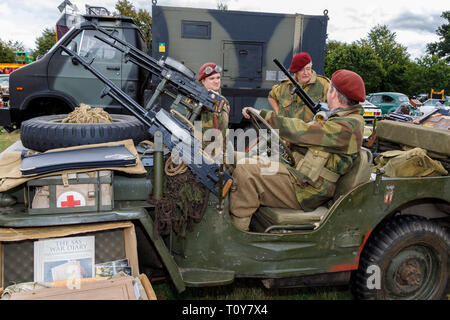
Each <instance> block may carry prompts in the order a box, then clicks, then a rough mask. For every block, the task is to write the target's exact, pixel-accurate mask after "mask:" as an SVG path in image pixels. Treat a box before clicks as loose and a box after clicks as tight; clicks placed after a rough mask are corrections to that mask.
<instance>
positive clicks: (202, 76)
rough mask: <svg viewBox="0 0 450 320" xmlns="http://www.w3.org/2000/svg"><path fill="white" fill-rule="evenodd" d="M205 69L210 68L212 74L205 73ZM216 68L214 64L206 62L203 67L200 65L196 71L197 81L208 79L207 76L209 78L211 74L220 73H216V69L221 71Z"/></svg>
mask: <svg viewBox="0 0 450 320" xmlns="http://www.w3.org/2000/svg"><path fill="white" fill-rule="evenodd" d="M207 67H210V70H212V72H209V73H208V72H205V69H206V68H207ZM217 67H218V66H217V65H216V64H215V63H214V62H207V63H205V64H204V65H202V66H201V67H200V70H198V81H202V80H203V79H205V78H206V77H209V76H211V75H213V74H215V73H218V72H220V71H217V70H216V69H219V70H221V68H220V67H218V68H217Z"/></svg>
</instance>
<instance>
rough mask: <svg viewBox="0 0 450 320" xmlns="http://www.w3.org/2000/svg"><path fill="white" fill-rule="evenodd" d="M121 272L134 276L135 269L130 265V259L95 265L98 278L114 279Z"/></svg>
mask: <svg viewBox="0 0 450 320" xmlns="http://www.w3.org/2000/svg"><path fill="white" fill-rule="evenodd" d="M119 272H124V273H125V274H127V275H129V276H131V275H132V274H133V268H132V267H131V266H130V265H129V261H128V259H120V260H115V261H108V262H103V263H97V264H96V265H95V276H96V277H112V276H113V275H115V274H118V273H119Z"/></svg>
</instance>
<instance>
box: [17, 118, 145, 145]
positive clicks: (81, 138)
mask: <svg viewBox="0 0 450 320" xmlns="http://www.w3.org/2000/svg"><path fill="white" fill-rule="evenodd" d="M66 117H67V114H55V115H49V116H42V117H36V118H32V119H29V120H27V121H24V122H22V126H21V128H20V138H21V140H22V144H23V146H24V147H26V148H28V149H32V150H36V151H40V152H43V151H46V150H49V149H55V148H65V147H71V146H78V145H83V144H96V143H103V142H111V141H119V140H125V139H133V141H134V142H135V143H136V144H137V143H139V142H141V141H143V140H147V139H149V134H148V132H147V129H146V126H145V125H144V124H143V123H141V122H140V121H139V120H138V119H136V118H135V117H134V116H130V115H122V114H120V115H119V114H112V115H111V117H112V119H113V122H111V123H62V122H61V121H62V120H63V119H64V118H66Z"/></svg>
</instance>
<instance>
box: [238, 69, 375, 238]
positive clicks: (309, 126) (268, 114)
mask: <svg viewBox="0 0 450 320" xmlns="http://www.w3.org/2000/svg"><path fill="white" fill-rule="evenodd" d="M365 99H366V90H365V86H364V81H363V79H362V78H361V77H360V76H359V75H358V74H356V73H355V72H353V71H350V70H338V71H336V72H335V73H334V74H333V76H332V77H331V84H330V86H329V88H328V91H327V101H328V106H329V108H330V111H329V113H328V118H326V119H325V120H323V121H311V122H306V121H303V120H301V119H297V118H289V117H283V116H280V115H277V114H276V112H274V111H268V110H261V111H258V110H256V109H254V108H250V107H246V108H244V109H243V111H242V113H243V115H244V117H246V118H249V117H250V116H249V114H248V110H249V109H252V111H253V112H255V113H259V114H260V116H261V117H262V118H264V119H265V120H266V121H267V122H269V124H270V125H271V126H272V127H273V128H274V129H279V135H280V137H281V138H282V139H284V140H285V141H286V142H289V143H290V145H291V151H292V152H293V156H294V158H295V164H294V165H293V166H291V165H289V164H285V163H282V162H278V161H270V160H269V159H264V158H261V157H259V158H250V159H248V158H247V159H243V160H241V161H240V162H238V164H237V165H236V168H235V169H234V170H233V178H234V183H235V186H236V187H235V188H232V191H231V195H230V211H231V213H232V218H233V221H234V223H235V225H236V226H237V227H238V228H240V229H242V230H248V229H249V224H250V220H251V217H252V215H253V213H254V212H256V210H257V209H258V208H259V206H261V205H262V206H269V207H275V208H290V209H296V210H303V211H312V210H314V209H316V208H317V207H319V206H320V205H323V204H324V203H326V202H327V201H329V200H330V199H332V198H333V195H334V193H335V190H336V182H337V181H338V179H339V177H341V176H342V175H344V174H345V173H346V172H348V171H349V169H350V168H351V166H352V164H353V162H354V160H355V159H356V157H357V156H358V154H359V150H360V148H361V145H362V141H363V131H364V118H363V117H362V114H363V113H364V111H363V108H362V106H361V105H360V104H359V103H360V102H363V101H365ZM268 168H270V170H269V169H268Z"/></svg>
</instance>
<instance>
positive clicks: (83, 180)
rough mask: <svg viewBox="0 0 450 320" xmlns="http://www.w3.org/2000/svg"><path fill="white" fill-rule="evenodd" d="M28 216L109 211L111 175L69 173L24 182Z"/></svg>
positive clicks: (112, 202)
mask: <svg viewBox="0 0 450 320" xmlns="http://www.w3.org/2000/svg"><path fill="white" fill-rule="evenodd" d="M26 199H27V203H28V212H29V213H30V214H55V213H74V212H88V211H89V212H92V211H94V212H95V211H97V212H98V211H109V210H112V209H113V207H114V193H113V172H112V171H109V170H101V171H92V172H83V173H69V174H63V175H57V176H50V177H44V178H39V179H34V180H30V181H28V182H27V188H26Z"/></svg>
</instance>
